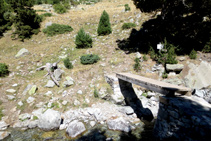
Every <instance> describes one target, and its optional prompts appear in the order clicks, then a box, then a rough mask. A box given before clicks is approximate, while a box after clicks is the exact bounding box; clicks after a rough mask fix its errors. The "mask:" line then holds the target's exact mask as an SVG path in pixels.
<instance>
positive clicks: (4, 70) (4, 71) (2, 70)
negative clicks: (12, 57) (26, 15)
mask: <svg viewBox="0 0 211 141" xmlns="http://www.w3.org/2000/svg"><path fill="white" fill-rule="evenodd" d="M8 74H9V70H8V66H7V65H6V64H3V63H0V77H3V76H6V75H8Z"/></svg>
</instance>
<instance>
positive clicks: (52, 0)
mask: <svg viewBox="0 0 211 141" xmlns="http://www.w3.org/2000/svg"><path fill="white" fill-rule="evenodd" d="M46 3H47V4H52V5H54V4H59V3H60V0H46Z"/></svg>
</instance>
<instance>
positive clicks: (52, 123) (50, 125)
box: [38, 109, 61, 131]
mask: <svg viewBox="0 0 211 141" xmlns="http://www.w3.org/2000/svg"><path fill="white" fill-rule="evenodd" d="M60 123H61V114H60V112H58V111H55V110H52V109H48V110H47V111H45V113H44V114H42V115H41V116H40V117H39V122H38V127H39V128H41V129H43V130H47V131H48V130H54V129H59V126H60Z"/></svg>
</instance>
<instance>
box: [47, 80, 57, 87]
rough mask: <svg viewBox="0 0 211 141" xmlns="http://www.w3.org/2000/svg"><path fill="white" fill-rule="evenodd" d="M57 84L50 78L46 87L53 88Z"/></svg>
mask: <svg viewBox="0 0 211 141" xmlns="http://www.w3.org/2000/svg"><path fill="white" fill-rule="evenodd" d="M54 86H55V83H54V82H53V81H52V80H48V82H47V84H46V85H45V87H47V88H53V87H54Z"/></svg>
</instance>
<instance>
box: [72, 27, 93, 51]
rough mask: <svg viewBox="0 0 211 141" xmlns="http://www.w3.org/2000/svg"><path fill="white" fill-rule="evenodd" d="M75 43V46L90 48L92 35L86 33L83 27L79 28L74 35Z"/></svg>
mask: <svg viewBox="0 0 211 141" xmlns="http://www.w3.org/2000/svg"><path fill="white" fill-rule="evenodd" d="M75 44H76V47H77V48H91V47H92V37H91V36H90V35H89V34H86V33H85V31H84V29H83V28H81V29H80V30H79V32H78V34H77V36H76V39H75Z"/></svg>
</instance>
